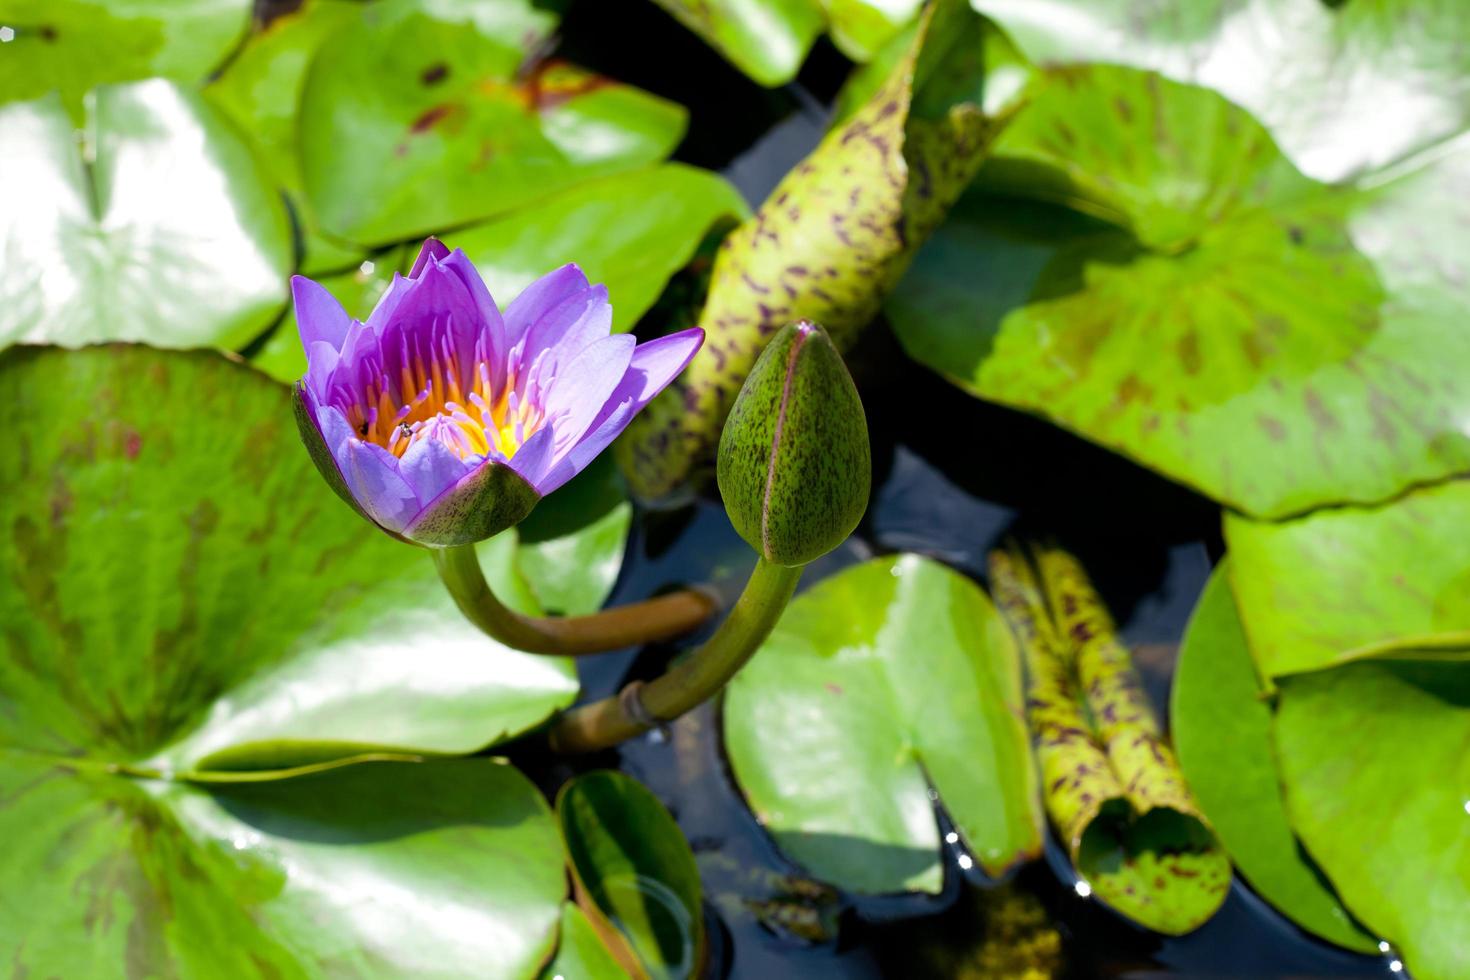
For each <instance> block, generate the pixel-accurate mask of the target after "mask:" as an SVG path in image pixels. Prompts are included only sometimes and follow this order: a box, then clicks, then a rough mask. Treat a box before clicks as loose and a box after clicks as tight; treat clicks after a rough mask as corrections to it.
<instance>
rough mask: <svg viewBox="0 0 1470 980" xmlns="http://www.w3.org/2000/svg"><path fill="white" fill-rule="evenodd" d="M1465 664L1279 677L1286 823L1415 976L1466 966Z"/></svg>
mask: <svg viewBox="0 0 1470 980" xmlns="http://www.w3.org/2000/svg"><path fill="white" fill-rule="evenodd" d="M1467 746H1470V664H1467V663H1463V662H1459V663H1456V662H1418V663H1414V662H1373V661H1368V662H1361V663H1355V664H1349V665H1346V666H1342V667H1335V668H1333V669H1331V670H1324V671H1319V672H1314V673H1310V674H1302V675H1299V676H1295V677H1290V678H1286V679H1284V680H1283V681H1282V683H1281V700H1280V707H1279V708H1278V709H1277V715H1276V753H1277V757H1278V758H1279V759H1280V764H1281V776H1282V781H1283V784H1284V786H1285V789H1286V806H1287V810H1288V812H1289V813H1290V814H1291V823H1292V826H1293V827H1294V828H1295V829H1296V832H1297V833H1298V834H1299V835H1300V836H1301V838H1302V840H1303V841H1304V842H1305V843H1306V846H1307V850H1308V851H1310V852H1311V854H1312V857H1313V858H1315V859H1316V861H1317V863H1318V864H1319V865H1321V867H1322V870H1323V871H1325V872H1326V873H1327V877H1328V878H1330V879H1331V881H1332V884H1333V885H1334V886H1335V887H1336V889H1337V892H1338V894H1339V895H1341V896H1342V900H1343V902H1344V903H1345V904H1346V905H1347V907H1348V909H1349V910H1350V911H1351V912H1352V913H1353V915H1355V916H1356V917H1357V918H1358V919H1359V920H1360V921H1362V923H1363V924H1364V925H1365V926H1367V927H1368V929H1369V930H1371V931H1372V932H1373V933H1374V934H1376V935H1380V936H1382V937H1383V938H1384V939H1387V940H1388V941H1390V942H1392V943H1393V944H1394V945H1395V947H1397V951H1398V953H1399V955H1400V956H1402V958H1403V960H1404V962H1405V963H1406V964H1407V965H1408V968H1409V972H1410V973H1411V974H1412V975H1413V976H1415V977H1423V978H1426V980H1436V978H1442V980H1452V978H1456V977H1463V976H1466V975H1470V917H1467V916H1466V915H1465V910H1466V909H1467V908H1470V832H1467V828H1470V752H1467V751H1466V747H1467Z"/></svg>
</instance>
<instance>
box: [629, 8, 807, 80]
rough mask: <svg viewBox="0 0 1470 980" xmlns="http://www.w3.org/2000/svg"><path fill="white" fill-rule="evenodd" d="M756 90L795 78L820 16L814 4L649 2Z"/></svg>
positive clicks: (804, 58)
mask: <svg viewBox="0 0 1470 980" xmlns="http://www.w3.org/2000/svg"><path fill="white" fill-rule="evenodd" d="M654 2H655V3H657V4H658V5H659V6H660V7H662V8H664V9H665V10H667V11H668V12H669V13H670V14H672V15H673V16H674V17H675V18H676V19H678V21H679V22H680V23H681V24H683V25H684V26H685V27H687V28H689V29H690V30H691V31H693V32H694V33H696V34H698V35H699V36H700V37H702V38H704V40H705V41H706V42H707V43H708V44H709V45H710V46H711V47H713V48H714V49H715V50H716V51H718V52H720V54H722V55H724V56H725V58H726V60H728V61H729V62H730V63H731V64H732V65H734V66H735V67H736V68H739V69H740V70H741V71H743V72H745V74H747V75H749V76H750V77H751V78H753V79H755V80H756V81H757V82H759V83H760V84H762V85H765V86H768V87H774V86H777V85H784V84H786V83H787V82H789V81H791V80H792V79H793V78H795V77H796V72H797V70H798V69H800V68H801V63H802V62H803V61H805V60H806V55H807V52H808V51H810V50H811V47H812V42H814V41H815V40H816V39H817V38H818V37H819V36H821V33H822V27H823V25H824V23H825V21H826V17H825V16H824V14H823V13H822V8H821V7H820V6H818V5H817V2H816V0H654Z"/></svg>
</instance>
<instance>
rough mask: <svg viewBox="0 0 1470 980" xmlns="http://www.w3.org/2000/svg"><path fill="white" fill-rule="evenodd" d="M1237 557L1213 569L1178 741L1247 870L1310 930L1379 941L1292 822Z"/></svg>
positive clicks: (1366, 949)
mask: <svg viewBox="0 0 1470 980" xmlns="http://www.w3.org/2000/svg"><path fill="white" fill-rule="evenodd" d="M1228 569H1229V562H1225V563H1222V564H1221V565H1220V566H1219V567H1218V568H1216V569H1215V572H1214V574H1213V575H1212V576H1211V577H1210V581H1209V584H1208V585H1206V586H1205V591H1204V594H1203V595H1202V596H1201V597H1200V600H1199V605H1198V606H1196V607H1195V610H1194V615H1193V616H1192V617H1191V618H1190V621H1189V628H1188V629H1187V630H1186V631H1185V634H1184V643H1183V645H1182V646H1181V647H1180V648H1179V664H1178V666H1177V667H1176V668H1175V672H1174V687H1173V695H1172V697H1173V700H1172V702H1171V705H1170V712H1169V715H1170V718H1171V719H1172V721H1173V729H1174V746H1175V748H1176V749H1177V750H1178V752H1179V765H1180V767H1181V768H1182V769H1183V771H1184V775H1185V778H1186V779H1188V780H1189V788H1190V790H1192V791H1193V793H1194V795H1195V796H1196V797H1197V798H1198V799H1199V803H1200V807H1201V808H1202V809H1203V810H1204V812H1205V814H1206V815H1207V816H1208V817H1209V819H1210V825H1211V827H1213V828H1214V830H1215V833H1216V834H1217V835H1218V836H1219V838H1220V842H1221V843H1222V844H1224V845H1225V850H1226V851H1227V852H1228V853H1229V854H1230V858H1231V860H1232V861H1234V862H1235V866H1236V867H1237V868H1238V869H1239V870H1240V873H1241V874H1243V875H1244V876H1245V877H1246V880H1248V881H1249V882H1250V883H1251V886H1252V887H1253V888H1254V889H1255V890H1256V891H1257V892H1259V893H1260V894H1261V896H1262V897H1263V898H1265V899H1266V901H1268V902H1270V903H1271V904H1272V905H1274V906H1275V907H1276V908H1277V909H1278V910H1279V911H1281V912H1282V914H1284V915H1286V916H1287V917H1288V918H1290V919H1291V920H1292V921H1293V922H1295V923H1296V924H1297V925H1299V926H1301V927H1302V928H1303V929H1306V930H1307V931H1309V932H1312V933H1315V934H1316V935H1318V936H1320V937H1322V938H1323V939H1326V940H1328V941H1329V942H1334V943H1337V944H1338V945H1339V946H1346V947H1348V948H1349V949H1354V950H1357V951H1358V952H1361V953H1373V952H1376V951H1377V949H1378V944H1377V942H1376V941H1374V939H1373V938H1372V937H1370V936H1368V935H1367V934H1366V933H1364V932H1363V931H1362V930H1361V929H1360V928H1358V927H1357V925H1355V924H1354V923H1353V921H1352V919H1351V918H1349V917H1348V914H1347V912H1345V911H1344V910H1343V907H1342V903H1341V902H1339V901H1338V898H1337V896H1336V895H1335V894H1334V893H1333V892H1332V890H1331V888H1329V887H1328V886H1327V884H1326V882H1325V879H1324V878H1323V877H1322V871H1321V869H1319V868H1318V867H1317V866H1316V865H1315V864H1313V863H1312V861H1311V859H1310V858H1308V857H1307V856H1306V853H1305V852H1304V851H1303V850H1302V847H1301V843H1300V842H1299V841H1298V840H1297V838H1296V835H1295V834H1294V833H1293V832H1292V829H1291V823H1290V821H1289V818H1288V817H1287V813H1286V802H1285V800H1283V799H1282V796H1281V776H1280V771H1279V770H1278V768H1277V765H1276V752H1275V749H1274V748H1273V746H1272V744H1271V719H1272V715H1271V706H1270V705H1269V704H1268V703H1267V702H1266V700H1265V696H1264V694H1263V692H1262V690H1261V686H1260V684H1259V682H1258V681H1257V679H1256V669H1255V665H1254V664H1253V663H1252V662H1251V655H1250V649H1249V648H1248V647H1247V646H1246V640H1245V631H1244V630H1243V629H1242V628H1241V625H1240V617H1239V615H1238V614H1237V612H1236V610H1235V600H1234V599H1233V598H1232V597H1231V594H1230V580H1229V571H1228Z"/></svg>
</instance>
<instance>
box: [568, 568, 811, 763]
mask: <svg viewBox="0 0 1470 980" xmlns="http://www.w3.org/2000/svg"><path fill="white" fill-rule="evenodd" d="M800 578H801V568H800V567H795V568H788V567H786V566H784V565H774V564H772V563H770V562H768V561H766V560H765V559H760V560H758V561H757V563H756V566H755V570H754V571H752V572H751V573H750V580H749V581H747V582H746V583H745V591H743V592H741V593H740V598H739V599H738V600H737V601H736V603H735V607H734V608H733V609H731V610H730V615H729V616H727V617H726V618H725V621H724V622H723V623H721V624H720V628H719V629H718V630H716V631H715V635H714V636H712V637H710V638H709V640H708V641H707V642H706V643H705V644H704V645H703V646H701V647H700V648H699V649H697V650H695V651H694V652H693V653H691V654H690V655H689V656H688V657H686V658H685V659H684V660H681V661H680V662H679V663H677V664H675V665H674V666H673V667H670V668H669V669H668V671H666V672H665V673H664V674H663V675H662V676H660V677H658V678H656V679H654V680H652V681H649V682H647V683H643V682H641V681H635V682H634V683H632V684H629V685H628V686H627V687H625V688H623V690H622V691H621V692H620V693H619V694H618V695H617V696H616V697H611V698H604V699H602V700H601V701H594V702H592V703H591V704H586V705H583V706H582V707H580V708H575V709H573V710H572V711H569V712H567V713H566V714H564V715H562V717H561V718H560V719H559V720H558V721H557V722H556V724H555V725H553V726H552V729H551V736H550V738H551V748H552V749H553V750H554V751H556V752H564V753H570V752H592V751H595V750H597V749H604V748H608V747H610V746H613V745H617V744H618V743H619V742H623V741H626V740H627V739H630V738H632V737H634V736H635V735H639V734H641V733H643V732H646V731H648V730H649V729H650V728H653V727H654V726H656V725H659V724H662V723H663V722H668V721H673V720H674V719H675V718H677V717H679V716H680V715H682V714H684V712H686V711H688V710H690V709H691V708H694V707H696V706H698V705H700V704H702V703H704V702H705V701H707V700H708V699H709V698H710V697H712V696H713V695H714V694H716V693H717V692H718V691H719V690H720V689H721V688H723V687H724V686H725V685H726V684H727V683H728V682H729V681H730V678H732V677H734V676H735V674H736V673H737V672H738V671H739V670H740V668H741V667H743V666H745V662H746V661H747V660H749V659H750V658H751V655H752V654H754V653H755V651H756V650H757V649H758V648H759V647H760V645H761V643H763V642H764V641H765V639H766V637H767V636H768V635H769V634H770V632H771V630H772V628H773V627H775V625H776V621H777V620H778V619H780V618H781V613H782V612H783V611H784V610H785V609H786V603H787V602H789V601H790V600H791V595H792V593H793V592H795V591H796V583H797V580H798V579H800Z"/></svg>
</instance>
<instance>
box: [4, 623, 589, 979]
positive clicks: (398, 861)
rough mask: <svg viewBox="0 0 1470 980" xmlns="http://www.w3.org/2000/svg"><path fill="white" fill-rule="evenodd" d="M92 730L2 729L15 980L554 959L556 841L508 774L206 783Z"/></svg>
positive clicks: (437, 764)
mask: <svg viewBox="0 0 1470 980" xmlns="http://www.w3.org/2000/svg"><path fill="white" fill-rule="evenodd" d="M9 622H10V621H9V620H7V623H9ZM77 652H78V653H79V654H80V652H81V651H77ZM8 690H9V689H8V688H7V691H8ZM79 707H80V706H79ZM95 734H96V735H98V736H100V738H99V741H98V742H97V743H96V744H93V745H89V746H85V747H83V746H74V748H75V749H77V751H78V754H75V755H67V756H66V757H57V756H54V755H52V754H50V751H51V746H50V745H49V743H48V742H47V741H46V740H45V739H41V740H39V741H29V740H26V739H25V735H24V733H20V735H19V738H20V739H21V740H20V741H15V740H14V739H16V738H17V733H16V732H15V731H14V730H8V731H7V732H6V733H5V735H4V736H3V737H0V738H3V744H0V798H3V799H4V806H0V834H3V835H4V837H5V861H4V862H0V887H3V888H4V890H5V896H6V900H5V901H4V902H0V947H3V948H4V949H5V950H6V958H7V960H8V962H9V967H10V969H11V970H12V971H13V972H16V973H18V974H21V975H31V976H62V977H97V976H121V975H129V976H217V977H226V976H229V977H246V976H249V977H255V976H271V977H315V976H352V977H383V978H389V977H402V976H426V975H434V976H444V977H483V976H495V977H507V978H517V977H520V978H530V977H535V976H536V975H537V973H538V971H539V969H540V965H541V963H542V962H543V961H544V960H545V959H546V957H547V956H549V955H550V953H551V950H552V947H553V945H554V943H555V942H556V928H557V921H558V916H559V913H560V906H561V902H562V897H563V895H565V892H566V884H565V880H564V878H563V872H562V864H561V847H560V842H559V841H558V840H557V835H556V825H555V823H554V822H553V820H552V818H551V814H550V812H549V811H548V809H547V806H546V803H545V801H544V800H542V799H541V797H540V795H539V794H538V793H537V791H536V788H535V787H534V786H532V785H531V783H530V782H529V781H528V780H527V779H526V778H525V777H524V776H522V775H521V774H520V773H518V772H516V770H514V769H513V768H511V767H510V766H507V765H503V764H500V763H498V762H496V761H494V760H490V759H460V760H441V761H433V762H423V763H414V762H398V763H368V764H361V765H354V766H347V767H345V768H340V769H333V770H329V771H326V772H322V773H318V774H314V775H309V776H303V777H298V778H295V779H286V780H274V781H268V782H262V783H238V784H221V785H214V786H210V787H204V786H199V785H193V784H190V783H186V782H178V781H166V780H160V779H157V778H148V777H147V776H145V775H126V774H122V773H119V772H116V771H114V768H113V764H114V763H116V762H125V761H127V758H126V755H125V754H122V755H119V754H114V751H113V749H114V748H115V747H107V746H104V745H103V744H102V740H103V739H105V738H106V733H103V732H96V733H95Z"/></svg>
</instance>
